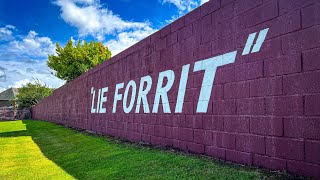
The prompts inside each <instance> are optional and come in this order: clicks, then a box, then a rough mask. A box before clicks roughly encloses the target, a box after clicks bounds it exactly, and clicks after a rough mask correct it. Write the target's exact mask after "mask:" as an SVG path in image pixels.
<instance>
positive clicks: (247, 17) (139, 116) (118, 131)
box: [32, 0, 320, 178]
mask: <svg viewBox="0 0 320 180" xmlns="http://www.w3.org/2000/svg"><path fill="white" fill-rule="evenodd" d="M319 17H320V1H319V0H211V1H209V2H208V3H205V4H204V5H202V6H201V7H199V8H197V9H195V10H193V11H192V12H190V13H188V14H187V15H186V16H184V17H181V18H180V19H178V20H176V21H174V22H173V23H171V24H169V25H168V26H166V27H164V28H163V29H161V30H159V31H158V32H156V33H154V34H152V35H151V36H149V37H147V38H145V39H144V40H142V41H140V42H139V43H137V44H135V45H134V46H132V47H130V48H128V49H126V50H125V51H123V52H121V53H120V54H118V55H116V56H114V57H113V58H111V59H110V60H108V61H106V62H104V63H103V64H101V65H98V66H97V67H95V68H94V69H92V70H90V71H89V72H87V73H85V74H83V75H81V76H80V77H78V78H77V79H75V80H74V81H72V82H70V83H68V84H67V85H64V86H63V87H61V88H59V89H57V90H55V91H54V93H53V94H52V95H51V96H49V97H48V98H46V99H44V100H42V101H41V102H40V103H38V104H37V105H36V106H35V107H33V108H32V115H33V118H34V119H39V120H46V121H50V122H56V123H62V124H66V125H69V126H73V127H77V128H82V129H88V130H91V131H96V132H99V133H103V134H107V135H112V136H117V137H122V138H126V139H128V140H131V141H136V142H138V141H144V142H148V143H151V144H154V145H161V146H170V147H175V148H179V149H181V150H185V151H190V152H194V153H200V154H207V155H209V156H213V157H216V158H220V159H223V160H228V161H233V162H236V163H241V164H246V165H253V166H258V167H263V168H268V169H272V170H287V171H289V172H293V173H296V174H300V175H307V176H312V177H315V178H320V18H319ZM266 28H269V29H268V33H267V35H266V38H265V40H264V41H263V44H262V46H261V49H260V51H259V52H256V53H249V54H244V55H242V54H243V53H242V52H244V48H245V45H246V43H247V40H248V36H249V35H250V34H252V33H254V32H256V33H257V34H256V36H258V34H259V32H260V31H261V30H263V29H266ZM254 43H255V44H258V43H259V41H258V40H257V37H255V41H254ZM232 51H237V54H236V58H235V62H234V63H230V64H227V65H224V66H220V67H218V68H217V70H216V74H215V78H214V83H213V86H212V92H211V96H210V100H209V102H208V109H207V111H206V112H205V113H199V112H196V109H197V104H198V100H199V92H200V90H201V87H202V85H203V84H202V81H203V80H204V78H203V77H204V71H196V72H194V71H192V70H193V69H194V66H195V62H198V61H200V60H204V59H208V58H212V57H216V56H219V55H222V54H225V53H229V52H232ZM186 64H190V69H189V76H188V80H187V84H186V90H185V97H184V104H183V110H182V113H175V111H174V109H175V105H176V100H177V96H178V95H177V94H178V92H179V82H180V80H181V78H180V75H181V71H182V66H184V65H186ZM166 70H173V72H174V74H175V80H174V84H173V86H172V87H171V88H170V90H169V91H168V101H169V107H170V109H171V113H164V111H163V106H164V104H161V103H160V105H159V111H158V113H152V112H151V113H144V112H143V110H142V108H140V112H139V113H135V111H134V110H135V108H136V106H137V104H136V102H135V103H134V107H133V110H132V111H131V112H130V113H125V112H124V110H123V107H122V100H120V101H118V104H117V107H116V113H112V109H113V102H114V94H115V86H116V84H118V83H122V82H124V88H122V89H120V90H119V94H122V95H123V94H124V91H125V87H126V85H127V84H128V82H129V81H130V80H134V81H135V82H136V84H137V88H138V87H139V82H140V78H141V77H144V76H148V75H149V76H150V77H151V78H152V82H153V83H152V86H151V89H150V91H149V93H148V94H147V101H148V102H149V106H150V111H152V106H153V102H154V98H155V94H156V84H157V81H158V76H159V73H160V72H163V71H166ZM165 81H168V80H165ZM164 84H165V83H164ZM104 87H108V92H107V94H108V95H107V102H105V103H104V104H103V107H105V108H106V113H91V108H92V104H91V103H92V98H93V96H92V94H91V90H92V88H94V89H96V91H97V90H98V89H100V88H104ZM131 91H132V89H131ZM131 91H130V92H131ZM129 94H130V93H129ZM96 101H97V100H96Z"/></svg>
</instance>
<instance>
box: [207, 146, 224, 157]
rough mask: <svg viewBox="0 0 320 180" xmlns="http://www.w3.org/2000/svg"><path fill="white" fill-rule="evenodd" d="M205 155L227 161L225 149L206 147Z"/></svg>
mask: <svg viewBox="0 0 320 180" xmlns="http://www.w3.org/2000/svg"><path fill="white" fill-rule="evenodd" d="M205 153H206V154H207V155H209V156H213V157H215V158H218V159H223V160H224V159H226V151H225V149H223V148H218V147H215V146H206V148H205Z"/></svg>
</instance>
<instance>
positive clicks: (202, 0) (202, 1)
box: [200, 0, 209, 5]
mask: <svg viewBox="0 0 320 180" xmlns="http://www.w3.org/2000/svg"><path fill="white" fill-rule="evenodd" d="M208 1H209V0H201V1H200V4H201V5H202V4H204V3H206V2H208Z"/></svg>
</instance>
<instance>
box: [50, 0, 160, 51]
mask: <svg viewBox="0 0 320 180" xmlns="http://www.w3.org/2000/svg"><path fill="white" fill-rule="evenodd" d="M55 4H56V5H58V6H59V7H60V10H61V17H62V19H63V20H64V21H65V22H66V23H68V24H70V25H72V26H74V27H76V28H77V29H78V34H79V35H80V37H83V36H88V35H90V36H92V37H94V38H95V39H97V40H98V41H104V44H105V45H106V46H108V48H109V49H110V50H111V52H112V55H115V54H118V53H119V52H121V51H123V50H124V49H126V48H128V47H130V46H131V45H133V44H135V43H136V42H138V41H139V40H141V39H143V38H145V37H147V36H148V35H150V34H152V33H153V32H155V31H156V30H155V29H153V28H152V27H151V24H150V23H149V22H148V21H145V22H133V21H126V20H123V19H122V18H121V17H120V16H119V15H116V14H114V13H113V12H112V11H111V10H109V9H107V8H105V7H103V6H102V5H101V4H100V2H99V1H98V0H57V1H56V2H55ZM109 35H113V36H114V38H113V39H111V40H108V41H105V39H106V37H107V36H109Z"/></svg>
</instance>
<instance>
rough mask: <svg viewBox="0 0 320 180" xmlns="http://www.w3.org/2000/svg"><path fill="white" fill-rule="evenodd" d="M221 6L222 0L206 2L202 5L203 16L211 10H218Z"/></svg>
mask: <svg viewBox="0 0 320 180" xmlns="http://www.w3.org/2000/svg"><path fill="white" fill-rule="evenodd" d="M219 8H220V0H213V1H209V2H207V3H204V4H203V5H202V6H201V16H205V15H207V14H210V13H211V12H213V11H216V10H217V9H219Z"/></svg>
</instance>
